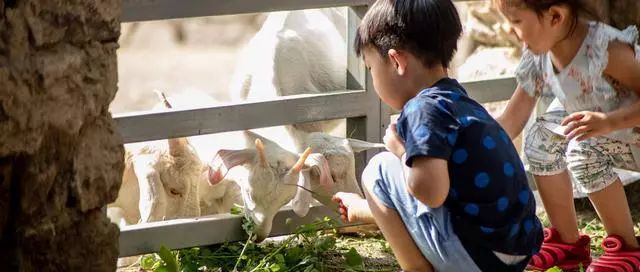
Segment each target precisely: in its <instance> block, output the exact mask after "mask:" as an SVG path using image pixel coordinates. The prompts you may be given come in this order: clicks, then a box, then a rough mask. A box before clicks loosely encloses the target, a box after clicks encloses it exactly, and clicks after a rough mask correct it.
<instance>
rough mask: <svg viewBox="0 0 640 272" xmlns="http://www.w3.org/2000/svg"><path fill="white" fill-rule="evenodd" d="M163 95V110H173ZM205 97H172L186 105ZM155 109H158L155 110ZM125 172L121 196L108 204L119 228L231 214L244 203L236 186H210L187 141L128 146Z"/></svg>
mask: <svg viewBox="0 0 640 272" xmlns="http://www.w3.org/2000/svg"><path fill="white" fill-rule="evenodd" d="M162 97H163V103H162V104H164V105H165V107H167V108H171V105H170V104H169V102H168V100H167V99H166V98H164V95H163V96H162ZM194 98H198V99H200V101H204V102H203V103H211V101H212V100H211V98H209V97H207V96H204V95H197V94H195V93H192V94H190V96H189V97H172V99H175V100H176V102H177V103H176V104H178V105H180V106H181V107H184V104H185V101H184V100H185V99H186V100H188V101H186V103H189V104H192V103H191V101H192V100H193V99H194ZM156 108H157V107H156ZM126 148H127V152H126V156H125V171H124V173H123V179H122V185H121V187H120V191H119V193H118V198H117V199H116V201H115V202H114V203H111V204H109V206H108V215H109V217H110V218H111V221H112V222H114V223H116V224H118V225H120V226H124V225H131V224H136V223H140V222H152V221H160V220H166V219H176V218H187V217H196V216H200V215H206V214H217V213H224V212H229V210H230V209H231V207H232V206H233V205H234V203H241V202H240V201H241V200H240V196H239V188H238V186H237V185H236V184H235V183H234V182H230V181H223V182H217V184H216V185H215V186H209V184H210V182H209V181H208V179H209V170H210V168H209V167H208V165H207V164H206V163H203V161H202V160H201V159H200V156H199V154H198V152H196V150H195V149H194V148H193V146H192V145H191V144H190V142H189V140H188V139H187V138H175V139H168V140H158V141H150V142H141V143H134V144H127V145H126Z"/></svg>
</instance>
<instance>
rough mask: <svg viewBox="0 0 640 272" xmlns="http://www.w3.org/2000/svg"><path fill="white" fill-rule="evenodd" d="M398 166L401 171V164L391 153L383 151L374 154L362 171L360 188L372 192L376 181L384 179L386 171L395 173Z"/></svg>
mask: <svg viewBox="0 0 640 272" xmlns="http://www.w3.org/2000/svg"><path fill="white" fill-rule="evenodd" d="M398 166H400V167H399V169H400V170H402V162H401V161H400V159H399V158H398V157H396V155H394V154H393V153H391V152H387V151H385V152H380V153H378V154H376V155H375V156H373V158H371V160H369V163H368V164H367V167H365V169H364V170H363V171H362V179H361V180H362V187H364V189H365V190H367V191H368V192H372V191H373V186H374V184H375V183H376V181H377V180H380V179H384V177H385V176H386V175H387V172H388V171H397V169H398Z"/></svg>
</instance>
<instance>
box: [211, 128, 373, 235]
mask: <svg viewBox="0 0 640 272" xmlns="http://www.w3.org/2000/svg"><path fill="white" fill-rule="evenodd" d="M244 136H245V137H244V138H245V141H246V143H252V142H255V147H248V148H245V149H237V150H229V149H222V150H219V151H218V152H217V156H216V159H215V160H214V161H213V162H212V165H211V167H212V171H213V173H212V175H211V178H210V179H209V180H210V181H213V182H214V184H215V182H216V181H222V180H223V179H224V178H225V176H227V172H228V171H230V170H231V169H232V168H234V167H235V166H239V165H244V168H245V169H247V171H248V173H247V174H248V175H247V177H246V179H236V178H231V179H232V180H237V181H241V182H239V185H240V187H241V192H242V198H243V201H244V206H245V213H246V214H247V215H248V216H249V217H250V218H251V219H252V220H253V221H254V223H255V224H256V229H255V231H256V235H257V240H258V241H262V240H263V239H265V238H266V237H267V236H268V235H269V233H270V232H271V226H272V221H273V218H274V216H275V215H276V213H277V212H278V210H279V209H280V208H281V207H283V206H284V205H285V204H287V203H289V201H291V202H292V204H293V209H294V211H295V212H296V214H298V215H299V216H304V215H306V213H307V212H308V210H309V205H310V204H311V200H312V197H313V198H315V199H316V200H318V201H320V202H321V203H322V204H324V205H329V206H332V205H334V203H332V202H331V196H332V195H333V194H335V193H336V192H338V191H342V192H352V193H357V194H360V195H362V193H361V191H360V187H359V186H358V184H357V180H356V174H355V160H354V156H353V153H354V152H360V151H363V150H366V149H370V148H381V147H383V145H381V144H373V143H368V142H364V141H359V140H354V139H344V138H339V137H334V136H330V135H327V134H324V133H310V134H306V135H305V136H306V137H304V138H303V139H302V141H301V143H304V144H306V145H308V148H307V150H305V152H304V153H303V154H297V153H294V152H290V151H288V150H286V149H284V148H282V147H280V146H279V145H278V144H276V143H275V142H273V141H271V140H268V139H267V138H265V137H262V136H260V135H258V134H256V133H253V132H250V131H245V132H244ZM311 152H314V153H311ZM312 192H313V193H312Z"/></svg>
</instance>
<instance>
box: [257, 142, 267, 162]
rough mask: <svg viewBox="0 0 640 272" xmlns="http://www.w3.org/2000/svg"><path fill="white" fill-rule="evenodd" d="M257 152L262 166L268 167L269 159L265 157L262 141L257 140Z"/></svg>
mask: <svg viewBox="0 0 640 272" xmlns="http://www.w3.org/2000/svg"><path fill="white" fill-rule="evenodd" d="M256 151H258V157H259V158H260V164H261V165H262V166H267V157H266V156H265V155H264V144H262V141H261V140H260V139H256Z"/></svg>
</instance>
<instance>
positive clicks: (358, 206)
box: [333, 192, 375, 223]
mask: <svg viewBox="0 0 640 272" xmlns="http://www.w3.org/2000/svg"><path fill="white" fill-rule="evenodd" d="M333 201H335V202H337V203H338V205H339V207H340V208H339V212H340V218H342V221H345V222H347V223H355V222H361V223H375V220H374V219H373V215H372V214H371V210H370V209H369V204H368V203H367V200H366V199H364V198H362V197H360V196H359V195H357V194H354V193H344V192H338V193H336V194H335V195H333Z"/></svg>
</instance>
